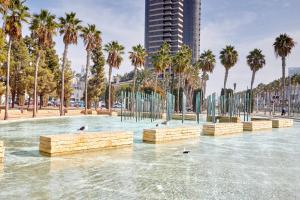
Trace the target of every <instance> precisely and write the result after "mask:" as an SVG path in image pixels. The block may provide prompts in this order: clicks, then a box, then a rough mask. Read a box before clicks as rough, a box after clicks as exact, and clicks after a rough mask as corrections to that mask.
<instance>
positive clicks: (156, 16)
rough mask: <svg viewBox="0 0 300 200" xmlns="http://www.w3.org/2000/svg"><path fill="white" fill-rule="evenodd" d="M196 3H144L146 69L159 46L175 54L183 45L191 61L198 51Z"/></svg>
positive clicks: (161, 0) (195, 0)
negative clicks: (187, 48)
mask: <svg viewBox="0 0 300 200" xmlns="http://www.w3.org/2000/svg"><path fill="white" fill-rule="evenodd" d="M200 4H201V2H200V0H146V5H145V9H146V10H145V11H146V12H145V48H146V49H147V52H148V54H149V56H148V59H147V62H146V66H148V67H151V66H152V64H151V55H152V54H153V53H155V52H156V51H157V50H159V48H160V47H161V45H162V44H163V42H165V41H166V42H168V43H169V44H170V46H171V53H172V54H175V53H176V52H177V51H178V49H179V48H180V47H181V46H182V45H183V44H186V45H188V46H189V47H190V48H191V49H192V51H193V61H195V60H196V59H197V58H198V55H199V48H200V7H201V6H200Z"/></svg>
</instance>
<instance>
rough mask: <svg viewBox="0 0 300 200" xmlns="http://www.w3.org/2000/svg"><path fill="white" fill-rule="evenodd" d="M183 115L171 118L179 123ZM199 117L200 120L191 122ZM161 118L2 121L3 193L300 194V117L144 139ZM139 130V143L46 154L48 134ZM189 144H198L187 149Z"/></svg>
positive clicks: (12, 195)
mask: <svg viewBox="0 0 300 200" xmlns="http://www.w3.org/2000/svg"><path fill="white" fill-rule="evenodd" d="M180 123H181V122H180V121H176V122H172V124H171V126H179V125H180ZM187 123H188V124H190V125H191V124H192V125H196V123H195V122H187ZM155 124H156V122H154V123H151V122H150V121H143V122H139V123H135V121H126V122H123V123H122V122H120V119H119V118H110V117H93V116H87V117H73V118H60V119H48V120H36V121H25V122H19V123H11V124H1V125H0V140H4V142H5V146H6V152H5V157H6V158H5V159H6V160H5V166H4V169H2V170H1V169H0V199H20V198H22V199H299V198H300V129H299V128H300V125H299V124H298V123H297V124H295V127H294V128H288V129H273V131H272V132H271V131H265V132H256V133H245V134H240V135H233V136H227V137H219V138H213V137H205V136H201V137H200V139H199V140H196V141H180V142H173V143H167V144H159V145H153V144H144V143H142V142H141V137H142V129H143V128H151V127H155ZM82 125H88V127H89V131H100V130H131V131H134V132H135V135H134V142H135V143H134V145H133V147H132V148H125V149H117V150H111V151H100V152H93V153H85V154H78V155H69V156H62V157H55V158H48V157H43V156H40V154H39V152H38V139H39V136H40V135H46V134H58V133H68V132H75V131H76V129H77V128H78V127H80V126H82ZM184 148H186V149H188V150H190V151H191V153H190V154H188V155H183V154H182V151H183V149H184Z"/></svg>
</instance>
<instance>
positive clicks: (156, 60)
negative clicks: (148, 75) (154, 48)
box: [152, 52, 164, 93]
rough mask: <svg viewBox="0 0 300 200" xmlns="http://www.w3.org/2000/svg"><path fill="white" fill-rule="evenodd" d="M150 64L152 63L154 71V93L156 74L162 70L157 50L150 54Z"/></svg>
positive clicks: (155, 89)
mask: <svg viewBox="0 0 300 200" xmlns="http://www.w3.org/2000/svg"><path fill="white" fill-rule="evenodd" d="M152 65H153V68H154V71H155V84H154V92H155V93H156V91H157V80H158V76H159V74H160V73H162V72H163V70H164V69H163V67H162V65H161V62H160V55H159V52H156V53H155V54H153V55H152Z"/></svg>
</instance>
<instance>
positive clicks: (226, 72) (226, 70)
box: [223, 69, 228, 114]
mask: <svg viewBox="0 0 300 200" xmlns="http://www.w3.org/2000/svg"><path fill="white" fill-rule="evenodd" d="M227 79H228V69H225V78H224V101H225V102H224V110H223V114H225V113H226V95H227V91H226V84H227Z"/></svg>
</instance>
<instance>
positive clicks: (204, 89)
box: [202, 71, 206, 98]
mask: <svg viewBox="0 0 300 200" xmlns="http://www.w3.org/2000/svg"><path fill="white" fill-rule="evenodd" d="M202 92H203V96H204V98H205V94H206V71H203V91H202Z"/></svg>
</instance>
